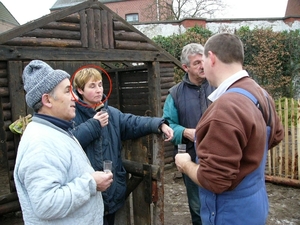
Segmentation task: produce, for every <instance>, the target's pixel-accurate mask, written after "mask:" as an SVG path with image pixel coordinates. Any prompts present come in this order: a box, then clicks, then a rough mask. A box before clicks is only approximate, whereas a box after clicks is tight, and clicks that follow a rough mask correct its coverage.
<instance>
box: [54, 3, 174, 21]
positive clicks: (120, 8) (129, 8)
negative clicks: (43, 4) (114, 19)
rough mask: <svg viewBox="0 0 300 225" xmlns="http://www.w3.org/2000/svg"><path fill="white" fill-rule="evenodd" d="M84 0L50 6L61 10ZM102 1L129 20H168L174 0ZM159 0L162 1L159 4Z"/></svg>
mask: <svg viewBox="0 0 300 225" xmlns="http://www.w3.org/2000/svg"><path fill="white" fill-rule="evenodd" d="M84 1H86V0H57V1H56V2H55V3H54V5H53V6H52V7H51V8H50V11H51V12H53V11H56V10H60V9H63V8H66V7H69V6H73V5H76V4H78V3H81V2H84ZM100 2H102V3H103V4H104V5H105V6H107V7H108V8H110V9H111V10H112V11H114V12H115V13H116V14H118V15H119V16H121V17H122V18H123V19H125V20H126V21H127V22H153V21H160V20H167V19H169V18H170V15H171V9H170V6H171V3H172V0H164V1H158V0H126V1H125V0H101V1H100ZM158 2H160V3H159V5H158ZM162 2H163V3H162ZM164 2H165V4H164Z"/></svg>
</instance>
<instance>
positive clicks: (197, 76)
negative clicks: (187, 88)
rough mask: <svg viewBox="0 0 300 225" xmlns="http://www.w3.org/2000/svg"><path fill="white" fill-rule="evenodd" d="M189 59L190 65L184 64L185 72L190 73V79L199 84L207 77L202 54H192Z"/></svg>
mask: <svg viewBox="0 0 300 225" xmlns="http://www.w3.org/2000/svg"><path fill="white" fill-rule="evenodd" d="M189 60H190V65H183V68H184V69H185V72H187V73H188V74H189V79H190V81H191V82H192V83H195V84H197V85H199V84H201V83H202V81H203V79H204V78H205V74H204V70H203V59H202V55H200V54H195V55H190V56H189Z"/></svg>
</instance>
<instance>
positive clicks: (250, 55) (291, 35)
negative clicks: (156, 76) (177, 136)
mask: <svg viewBox="0 0 300 225" xmlns="http://www.w3.org/2000/svg"><path fill="white" fill-rule="evenodd" d="M235 33H236V35H238V36H239V37H240V38H241V40H242V41H243V43H244V49H245V62H244V68H245V70H247V71H248V73H249V74H250V76H251V77H252V78H253V79H254V80H256V81H257V82H258V83H259V84H260V85H261V86H262V87H264V88H265V89H266V90H267V91H268V92H269V93H271V94H272V96H273V97H274V98H279V97H288V98H293V97H298V94H299V91H298V90H299V86H300V77H299V75H300V30H295V31H284V32H274V31H272V29H271V28H270V29H268V28H255V29H253V30H250V28H249V27H241V28H240V29H239V30H237V31H236V32H235ZM211 35H213V33H212V32H211V31H209V30H208V29H205V28H202V27H199V26H195V27H193V28H190V29H189V30H187V31H186V32H185V33H184V34H181V35H172V36H169V37H163V36H156V37H154V38H153V41H155V42H156V43H157V44H158V45H160V46H161V47H162V48H164V49H165V50H166V51H168V52H169V53H170V54H172V55H173V56H174V57H175V58H177V59H179V60H180V54H181V50H182V48H183V46H185V45H186V44H188V43H191V42H196V43H200V44H202V45H204V44H205V42H206V41H207V39H208V38H209V37H210V36H211ZM182 75H183V72H182V71H181V70H179V69H178V70H176V72H175V75H174V77H175V80H176V81H180V80H181V78H182Z"/></svg>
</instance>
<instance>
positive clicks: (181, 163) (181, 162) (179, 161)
mask: <svg viewBox="0 0 300 225" xmlns="http://www.w3.org/2000/svg"><path fill="white" fill-rule="evenodd" d="M191 161H192V160H191V156H190V155H189V154H188V153H180V154H176V155H175V164H176V167H177V169H178V171H179V172H181V173H184V168H185V166H186V164H187V163H189V162H191Z"/></svg>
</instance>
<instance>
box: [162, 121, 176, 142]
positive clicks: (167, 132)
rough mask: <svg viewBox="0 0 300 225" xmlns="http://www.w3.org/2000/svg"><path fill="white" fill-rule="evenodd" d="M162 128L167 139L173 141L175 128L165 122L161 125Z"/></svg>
mask: <svg viewBox="0 0 300 225" xmlns="http://www.w3.org/2000/svg"><path fill="white" fill-rule="evenodd" d="M160 129H161V131H162V132H163V133H164V134H165V137H166V139H165V141H171V140H172V138H173V129H172V128H171V127H169V126H168V125H167V124H165V123H163V124H162V125H161V127H160Z"/></svg>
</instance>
